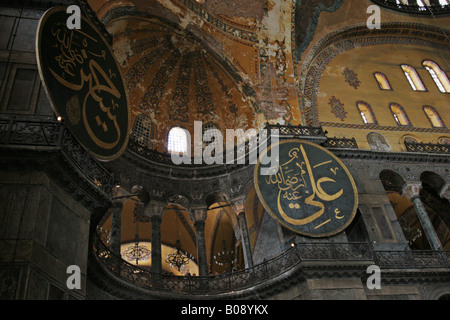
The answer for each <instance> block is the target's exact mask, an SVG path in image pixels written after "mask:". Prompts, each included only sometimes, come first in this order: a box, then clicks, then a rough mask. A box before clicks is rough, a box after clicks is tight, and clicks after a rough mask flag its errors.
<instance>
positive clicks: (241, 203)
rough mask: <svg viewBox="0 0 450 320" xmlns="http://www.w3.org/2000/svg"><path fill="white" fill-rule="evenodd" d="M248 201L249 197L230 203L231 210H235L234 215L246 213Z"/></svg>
mask: <svg viewBox="0 0 450 320" xmlns="http://www.w3.org/2000/svg"><path fill="white" fill-rule="evenodd" d="M246 200H247V197H240V198H237V199H233V200H231V201H230V205H231V208H232V209H233V211H234V213H235V214H237V215H239V213H241V212H243V211H245V201H246Z"/></svg>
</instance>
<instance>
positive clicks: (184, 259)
mask: <svg viewBox="0 0 450 320" xmlns="http://www.w3.org/2000/svg"><path fill="white" fill-rule="evenodd" d="M175 247H176V250H175V251H174V252H172V253H170V254H168V255H167V258H166V262H167V263H168V264H169V265H170V267H171V268H173V269H175V268H176V269H177V270H178V271H181V270H184V269H185V267H186V265H187V264H189V260H190V257H189V256H190V255H189V256H188V253H187V252H185V253H183V252H182V251H181V242H180V240H177V241H176V244H175Z"/></svg>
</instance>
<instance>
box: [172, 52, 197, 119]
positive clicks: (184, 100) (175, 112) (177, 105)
mask: <svg viewBox="0 0 450 320" xmlns="http://www.w3.org/2000/svg"><path fill="white" fill-rule="evenodd" d="M191 56H192V55H191V54H186V55H184V56H183V59H182V60H181V65H180V69H179V71H178V78H177V86H176V88H175V94H174V95H173V98H172V101H171V104H170V114H169V118H170V120H174V121H177V120H179V121H183V122H187V121H189V115H188V111H189V110H188V102H189V83H190V79H191V69H192V61H191V60H192V59H191Z"/></svg>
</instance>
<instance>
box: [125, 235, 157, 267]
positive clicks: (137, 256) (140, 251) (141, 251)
mask: <svg viewBox="0 0 450 320" xmlns="http://www.w3.org/2000/svg"><path fill="white" fill-rule="evenodd" d="M122 255H123V257H124V258H125V260H127V261H129V262H136V264H138V263H139V261H145V260H147V259H149V258H150V257H151V255H152V253H151V251H150V250H149V249H147V247H146V246H145V245H143V244H139V240H138V238H137V237H136V242H135V243H134V245H133V246H131V247H129V248H127V249H126V250H124V251H123V253H122Z"/></svg>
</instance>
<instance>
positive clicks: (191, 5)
mask: <svg viewBox="0 0 450 320" xmlns="http://www.w3.org/2000/svg"><path fill="white" fill-rule="evenodd" d="M177 2H178V3H180V4H182V5H183V6H184V7H186V8H188V9H190V10H192V11H193V12H195V13H196V14H198V15H199V16H200V17H201V18H202V19H203V20H205V21H206V22H208V23H210V24H211V25H213V26H214V27H216V28H217V29H219V30H220V31H222V32H225V33H227V34H228V35H229V36H232V37H233V38H238V39H241V40H245V41H249V42H253V43H258V35H257V34H256V33H255V32H253V31H250V30H246V29H244V28H243V27H244V26H243V27H242V28H238V27H236V26H234V25H231V24H229V23H226V22H224V21H223V20H221V19H219V18H218V17H216V16H215V15H214V14H211V13H210V12H208V11H206V10H205V9H204V6H202V5H200V4H198V3H197V2H196V1H195V0H177Z"/></svg>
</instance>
